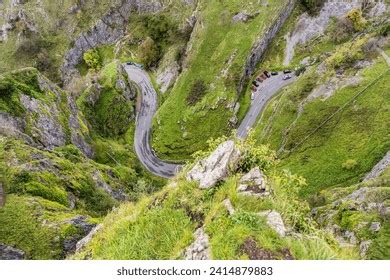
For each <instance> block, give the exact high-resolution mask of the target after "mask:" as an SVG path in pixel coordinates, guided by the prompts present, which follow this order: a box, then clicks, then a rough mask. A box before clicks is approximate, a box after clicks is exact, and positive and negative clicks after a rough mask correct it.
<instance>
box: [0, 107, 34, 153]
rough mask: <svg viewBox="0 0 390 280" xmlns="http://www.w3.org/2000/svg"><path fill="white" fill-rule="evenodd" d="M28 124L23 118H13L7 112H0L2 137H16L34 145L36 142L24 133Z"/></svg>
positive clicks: (0, 132)
mask: <svg viewBox="0 0 390 280" xmlns="http://www.w3.org/2000/svg"><path fill="white" fill-rule="evenodd" d="M25 127H26V123H25V121H24V120H23V119H22V118H18V117H14V116H11V115H10V114H8V113H6V112H0V135H4V136H9V137H15V138H17V139H21V140H24V141H25V142H26V143H28V144H30V145H33V144H34V140H33V139H32V138H31V137H30V136H29V135H27V134H25V133H24V130H25Z"/></svg>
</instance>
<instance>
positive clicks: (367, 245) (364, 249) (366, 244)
mask: <svg viewBox="0 0 390 280" xmlns="http://www.w3.org/2000/svg"><path fill="white" fill-rule="evenodd" d="M371 243H372V241H371V240H367V241H363V242H361V243H360V246H359V247H360V257H361V258H365V257H366V255H367V252H368V249H369V248H370V246H371Z"/></svg>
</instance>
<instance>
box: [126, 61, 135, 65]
mask: <svg viewBox="0 0 390 280" xmlns="http://www.w3.org/2000/svg"><path fill="white" fill-rule="evenodd" d="M126 65H129V66H131V65H134V62H131V61H130V62H127V63H126Z"/></svg>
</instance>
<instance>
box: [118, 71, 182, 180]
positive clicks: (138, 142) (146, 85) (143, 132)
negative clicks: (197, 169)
mask: <svg viewBox="0 0 390 280" xmlns="http://www.w3.org/2000/svg"><path fill="white" fill-rule="evenodd" d="M124 67H125V70H126V72H127V75H128V76H129V80H131V81H133V82H135V83H136V84H138V86H139V88H140V91H141V94H142V98H141V100H142V101H141V106H140V108H139V112H138V113H137V120H136V128H135V137H134V148H135V152H136V154H137V156H138V158H139V160H140V161H141V163H142V164H143V165H144V166H145V168H146V169H147V170H149V171H150V172H151V173H152V174H154V175H156V176H159V177H163V178H172V177H173V176H175V175H176V174H177V172H178V171H179V170H180V169H181V168H182V166H181V165H178V164H172V163H168V162H164V161H162V160H160V159H159V158H157V157H156V155H155V153H154V151H153V149H152V147H151V144H150V140H151V132H152V120H153V116H154V115H155V113H156V111H157V93H156V91H155V90H154V88H153V85H152V83H151V81H150V79H149V76H148V75H147V73H146V72H145V71H143V70H141V69H139V68H137V67H135V66H130V65H124Z"/></svg>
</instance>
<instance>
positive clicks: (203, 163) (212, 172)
mask: <svg viewBox="0 0 390 280" xmlns="http://www.w3.org/2000/svg"><path fill="white" fill-rule="evenodd" d="M239 157H240V152H239V151H238V150H237V149H236V147H235V144H234V141H227V142H224V143H222V144H220V145H219V146H218V148H217V149H216V150H215V151H214V152H213V153H212V154H211V155H210V156H209V157H208V158H206V159H203V160H200V161H199V162H198V163H196V164H195V166H194V167H193V168H192V170H191V171H190V172H189V173H188V174H187V180H189V181H198V182H199V187H200V188H201V189H208V188H211V187H213V186H214V185H215V184H216V183H217V182H218V181H221V180H224V179H226V177H227V176H228V175H229V173H230V171H232V170H233V169H235V166H236V165H237V162H238V160H239Z"/></svg>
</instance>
